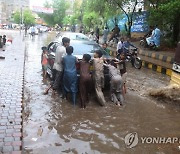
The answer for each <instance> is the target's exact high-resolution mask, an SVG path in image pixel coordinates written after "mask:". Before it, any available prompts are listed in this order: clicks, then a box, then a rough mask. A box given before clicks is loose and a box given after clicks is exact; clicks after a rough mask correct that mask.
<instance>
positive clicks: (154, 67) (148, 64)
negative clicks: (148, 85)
mask: <svg viewBox="0 0 180 154" xmlns="http://www.w3.org/2000/svg"><path fill="white" fill-rule="evenodd" d="M108 48H109V49H110V51H112V52H113V51H115V48H113V47H108ZM138 54H139V55H142V56H145V57H148V58H152V59H156V60H159V61H162V62H165V63H168V64H173V62H174V58H173V57H171V56H165V55H162V54H159V53H154V52H147V51H142V50H141V49H139V50H138ZM142 66H143V67H145V68H148V69H152V70H153V71H156V72H159V73H162V74H165V75H168V76H171V74H172V69H170V68H166V67H163V66H160V65H157V64H153V63H151V62H148V61H145V60H142Z"/></svg>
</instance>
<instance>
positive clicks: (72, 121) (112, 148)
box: [23, 33, 180, 154]
mask: <svg viewBox="0 0 180 154" xmlns="http://www.w3.org/2000/svg"><path fill="white" fill-rule="evenodd" d="M53 38H54V34H51V33H49V34H41V35H39V36H35V38H30V37H27V38H25V41H26V51H25V52H26V66H25V68H26V70H25V99H24V117H23V120H24V121H23V129H24V132H23V135H24V137H23V151H24V153H27V154H31V153H32V154H61V153H71V154H76V153H77V154H99V153H108V154H109V153H110V154H114V153H115V154H116V153H117V154H121V153H132V154H134V153H137V154H141V153H142V154H151V153H152V154H154V153H155V154H173V153H174V154H176V153H180V147H179V146H180V144H179V143H178V142H176V143H167V144H166V143H164V144H162V143H161V144H158V143H142V142H141V139H140V138H141V137H179V138H180V108H179V107H177V106H174V105H170V104H165V103H162V102H158V101H156V100H152V99H151V98H150V97H148V96H146V95H145V93H146V91H147V90H148V89H150V88H158V87H163V86H166V85H168V83H169V77H167V76H165V75H162V74H159V73H156V72H153V71H151V70H148V69H144V68H142V69H141V70H136V69H134V68H131V66H128V68H127V70H128V78H127V88H128V90H127V94H126V103H125V106H123V107H121V108H119V107H117V106H115V105H113V104H112V103H111V101H110V100H109V93H108V91H105V96H106V97H105V98H106V100H107V105H106V107H101V106H99V104H98V102H97V100H96V97H95V96H94V95H92V96H91V98H90V102H89V104H88V105H87V108H86V109H85V110H82V109H80V107H79V102H78V103H77V105H76V106H75V107H73V105H72V104H71V103H70V102H68V101H66V100H62V99H61V98H60V97H58V96H52V92H49V94H48V95H43V92H44V90H45V89H46V88H47V86H48V84H49V83H48V81H43V80H42V71H41V63H40V59H41V47H42V46H44V45H47V44H48V42H50V41H51V40H52V39H53ZM132 132H136V133H137V135H138V138H139V140H138V141H139V142H138V144H137V145H136V146H135V147H133V148H128V147H127V146H126V144H125V142H124V138H125V136H126V135H127V134H128V133H132ZM149 142H150V141H149Z"/></svg>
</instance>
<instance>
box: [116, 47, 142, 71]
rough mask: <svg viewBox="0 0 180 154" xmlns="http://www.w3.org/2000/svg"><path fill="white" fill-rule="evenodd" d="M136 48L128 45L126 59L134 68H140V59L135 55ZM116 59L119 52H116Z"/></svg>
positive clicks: (118, 56) (118, 57)
mask: <svg viewBox="0 0 180 154" xmlns="http://www.w3.org/2000/svg"><path fill="white" fill-rule="evenodd" d="M137 50H138V48H135V47H130V48H129V49H126V51H127V52H126V54H125V56H126V61H130V62H131V64H132V66H133V67H134V68H136V69H140V68H141V67H142V60H141V58H140V57H138V55H137ZM117 59H120V54H119V53H118V54H117Z"/></svg>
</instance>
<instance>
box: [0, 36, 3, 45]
mask: <svg viewBox="0 0 180 154" xmlns="http://www.w3.org/2000/svg"><path fill="white" fill-rule="evenodd" d="M0 48H3V40H2V36H0Z"/></svg>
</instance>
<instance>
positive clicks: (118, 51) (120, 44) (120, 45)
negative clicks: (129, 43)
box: [116, 38, 124, 54]
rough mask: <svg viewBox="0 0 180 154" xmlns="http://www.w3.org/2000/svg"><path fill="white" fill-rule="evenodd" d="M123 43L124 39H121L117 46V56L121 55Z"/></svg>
mask: <svg viewBox="0 0 180 154" xmlns="http://www.w3.org/2000/svg"><path fill="white" fill-rule="evenodd" d="M123 43H124V38H121V39H120V40H119V42H118V44H117V49H116V51H117V54H121V53H122V52H123Z"/></svg>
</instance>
